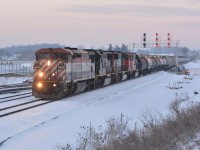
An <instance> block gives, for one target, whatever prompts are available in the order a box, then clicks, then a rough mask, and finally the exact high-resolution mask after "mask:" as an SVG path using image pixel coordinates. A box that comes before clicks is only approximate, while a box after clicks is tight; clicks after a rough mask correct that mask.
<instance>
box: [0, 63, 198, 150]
mask: <svg viewBox="0 0 200 150" xmlns="http://www.w3.org/2000/svg"><path fill="white" fill-rule="evenodd" d="M185 66H186V68H188V69H191V73H192V74H195V75H194V78H193V80H191V81H190V82H191V83H185V84H181V86H183V88H181V89H177V90H174V89H173V90H172V89H169V88H167V87H166V86H168V85H169V82H171V83H172V82H177V81H183V78H184V77H185V76H184V75H176V74H174V73H168V72H163V71H161V72H158V73H154V74H151V75H148V76H145V77H140V78H137V79H134V80H129V81H125V82H123V83H119V84H115V85H112V86H107V87H105V88H101V89H98V90H94V91H91V92H87V93H84V94H80V95H77V96H73V97H70V98H66V99H63V100H62V101H58V102H54V103H50V104H48V105H44V106H41V107H38V108H35V109H32V110H27V111H25V112H21V113H18V114H15V115H11V116H8V117H4V118H1V119H0V143H1V141H4V140H5V141H4V142H2V144H1V145H0V149H2V150H39V149H45V150H52V149H53V148H54V147H55V146H56V145H57V144H60V143H71V144H73V143H76V142H75V141H76V137H77V135H78V133H79V132H80V131H81V129H80V127H81V126H83V125H86V126H87V125H89V124H90V122H91V124H92V125H93V126H94V127H98V126H99V125H104V124H105V120H106V119H108V118H109V117H119V116H120V114H121V113H123V114H124V115H125V116H128V117H129V118H131V122H130V123H132V124H133V125H134V123H135V122H139V119H138V118H139V116H140V113H141V111H145V110H146V109H147V108H148V109H151V110H153V111H156V112H160V113H164V114H165V113H167V112H168V105H169V103H170V102H171V100H173V99H174V98H175V95H176V93H177V94H178V95H181V94H182V95H187V94H188V96H189V97H191V101H193V102H195V101H199V100H200V94H198V95H196V96H195V95H194V91H197V92H199V93H200V90H199V83H200V61H198V62H191V63H188V64H186V65H185ZM26 100H27V99H26ZM22 101H25V100H22ZM0 107H2V105H1V104H0ZM6 139H7V140H6Z"/></svg>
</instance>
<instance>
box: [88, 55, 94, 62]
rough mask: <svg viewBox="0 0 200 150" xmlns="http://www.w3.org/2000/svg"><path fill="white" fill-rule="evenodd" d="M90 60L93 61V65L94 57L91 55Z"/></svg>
mask: <svg viewBox="0 0 200 150" xmlns="http://www.w3.org/2000/svg"><path fill="white" fill-rule="evenodd" d="M89 59H91V63H94V55H89Z"/></svg>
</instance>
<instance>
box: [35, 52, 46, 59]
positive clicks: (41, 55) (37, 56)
mask: <svg viewBox="0 0 200 150" xmlns="http://www.w3.org/2000/svg"><path fill="white" fill-rule="evenodd" d="M35 55H36V60H39V59H42V58H43V57H44V56H43V54H42V53H37V54H35Z"/></svg>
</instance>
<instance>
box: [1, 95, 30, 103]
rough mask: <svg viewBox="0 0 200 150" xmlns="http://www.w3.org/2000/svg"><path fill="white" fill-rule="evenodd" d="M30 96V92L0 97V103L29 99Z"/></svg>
mask: <svg viewBox="0 0 200 150" xmlns="http://www.w3.org/2000/svg"><path fill="white" fill-rule="evenodd" d="M31 96H32V92H28V93H23V94H17V95H12V96H7V97H2V98H0V103H5V102H10V101H15V100H19V99H22V98H27V97H31Z"/></svg>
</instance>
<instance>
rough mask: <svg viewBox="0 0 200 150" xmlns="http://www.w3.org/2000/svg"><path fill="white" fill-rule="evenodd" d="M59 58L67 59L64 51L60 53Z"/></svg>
mask: <svg viewBox="0 0 200 150" xmlns="http://www.w3.org/2000/svg"><path fill="white" fill-rule="evenodd" d="M60 58H61V59H63V60H67V59H68V55H67V54H65V53H60Z"/></svg>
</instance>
